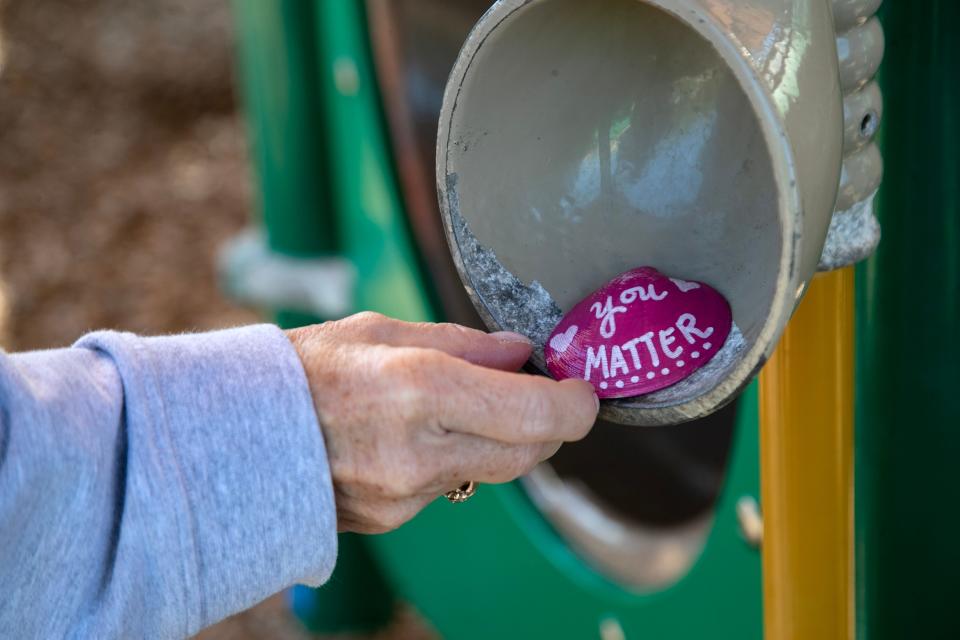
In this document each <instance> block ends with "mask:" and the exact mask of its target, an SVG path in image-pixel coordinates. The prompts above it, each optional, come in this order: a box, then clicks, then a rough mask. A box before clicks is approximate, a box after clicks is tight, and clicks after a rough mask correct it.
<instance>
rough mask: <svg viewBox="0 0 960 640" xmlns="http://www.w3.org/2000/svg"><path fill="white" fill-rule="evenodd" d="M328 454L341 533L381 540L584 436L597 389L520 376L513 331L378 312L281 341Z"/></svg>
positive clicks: (524, 347) (526, 346) (525, 350)
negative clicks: (302, 379) (302, 372)
mask: <svg viewBox="0 0 960 640" xmlns="http://www.w3.org/2000/svg"><path fill="white" fill-rule="evenodd" d="M288 335H289V337H290V340H291V341H292V342H293V344H294V346H295V347H296V348H297V351H298V352H299V354H300V358H301V360H302V361H303V365H304V368H305V369H306V372H307V378H308V380H309V383H310V390H311V393H312V394H313V401H314V406H315V407H316V410H317V417H318V418H319V421H320V425H321V428H322V430H323V434H324V437H325V439H326V444H327V455H328V459H329V462H330V470H331V474H332V476H333V484H334V491H335V493H336V502H337V521H338V525H339V529H340V530H341V531H356V532H359V533H381V532H385V531H389V530H391V529H395V528H397V527H399V526H400V525H401V524H403V523H404V522H406V521H407V520H409V519H410V518H412V517H413V516H414V515H416V514H417V512H419V511H420V510H421V509H422V508H423V507H424V506H426V505H427V504H428V503H429V502H430V501H432V500H434V499H435V498H436V497H437V496H439V495H441V494H443V493H445V492H447V491H450V490H451V489H455V488H456V487H458V486H460V485H462V484H464V483H465V482H467V481H470V480H475V481H478V482H487V483H497V482H507V481H509V480H513V479H514V478H516V477H518V476H521V475H523V474H525V473H527V472H528V471H530V470H531V469H532V468H533V467H534V466H536V464H537V463H539V462H541V461H543V460H545V459H547V458H549V457H550V456H552V455H553V454H554V453H555V452H556V450H557V449H558V448H560V445H561V444H562V443H563V442H564V441H572V440H579V439H580V438H583V437H584V436H585V435H586V434H587V432H589V430H590V428H591V427H592V426H593V422H594V420H595V418H596V415H597V408H598V401H597V398H596V395H595V394H594V392H593V387H592V386H591V385H590V384H589V383H586V382H583V381H582V380H564V381H562V382H556V381H554V380H550V379H548V378H545V377H541V376H531V375H525V374H521V373H515V371H516V370H517V369H519V368H520V367H521V366H522V365H523V363H524V362H526V361H527V359H528V358H529V357H530V351H531V346H530V343H529V341H527V340H526V338H524V337H523V336H520V335H517V334H513V333H495V334H486V333H483V332H481V331H475V330H473V329H468V328H466V327H461V326H459V325H453V324H410V323H406V322H400V321H398V320H391V319H389V318H386V317H384V316H381V315H378V314H375V313H361V314H359V315H356V316H352V317H350V318H346V319H344V320H340V321H337V322H327V323H325V324H321V325H315V326H311V327H304V328H302V329H294V330H292V331H289V332H288Z"/></svg>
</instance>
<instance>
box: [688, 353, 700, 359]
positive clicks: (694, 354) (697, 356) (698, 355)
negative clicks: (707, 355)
mask: <svg viewBox="0 0 960 640" xmlns="http://www.w3.org/2000/svg"><path fill="white" fill-rule="evenodd" d="M690 357H691V358H693V359H694V360H696V359H697V358H699V357H700V352H699V351H694V352H693V353H691V354H690Z"/></svg>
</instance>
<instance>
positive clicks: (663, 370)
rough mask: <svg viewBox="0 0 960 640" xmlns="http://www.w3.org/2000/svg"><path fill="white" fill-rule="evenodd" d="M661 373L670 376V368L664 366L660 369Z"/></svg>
mask: <svg viewBox="0 0 960 640" xmlns="http://www.w3.org/2000/svg"><path fill="white" fill-rule="evenodd" d="M660 373H662V374H663V375H665V376H668V375H670V369H667V368H666V367H664V368H663V369H660Z"/></svg>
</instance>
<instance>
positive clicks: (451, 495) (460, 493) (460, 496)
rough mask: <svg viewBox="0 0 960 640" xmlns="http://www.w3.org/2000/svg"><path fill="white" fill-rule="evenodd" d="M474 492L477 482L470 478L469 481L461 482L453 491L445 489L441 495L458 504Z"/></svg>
mask: <svg viewBox="0 0 960 640" xmlns="http://www.w3.org/2000/svg"><path fill="white" fill-rule="evenodd" d="M476 492H477V483H476V482H474V481H473V480H471V481H470V482H465V483H463V484H462V485H460V486H459V487H457V488H456V489H454V490H453V491H447V492H446V493H445V494H443V497H444V498H446V499H447V500H449V501H450V502H452V503H453V504H460V503H461V502H466V501H467V500H469V499H470V498H471V497H473V494H475V493H476Z"/></svg>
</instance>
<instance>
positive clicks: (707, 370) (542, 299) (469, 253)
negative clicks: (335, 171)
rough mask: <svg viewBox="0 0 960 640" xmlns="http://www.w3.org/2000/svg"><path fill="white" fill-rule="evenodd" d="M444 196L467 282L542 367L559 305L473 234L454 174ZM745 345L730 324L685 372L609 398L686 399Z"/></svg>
mask: <svg viewBox="0 0 960 640" xmlns="http://www.w3.org/2000/svg"><path fill="white" fill-rule="evenodd" d="M447 197H448V198H450V200H451V201H450V208H449V211H450V217H451V221H452V223H453V230H454V233H455V235H456V240H457V243H458V245H459V247H460V252H459V254H460V255H459V259H460V260H462V262H463V268H464V272H465V273H466V274H468V276H467V279H468V283H469V284H468V286H469V287H471V288H472V289H473V294H474V296H475V297H479V298H480V300H481V301H482V303H483V305H484V307H485V309H481V312H483V313H485V314H486V315H488V316H489V319H490V320H493V323H494V324H496V325H498V326H499V328H500V329H502V330H506V331H515V332H517V333H520V334H523V335H525V336H527V337H528V338H530V340H531V341H532V342H533V344H534V354H533V356H532V358H531V361H532V363H533V364H534V365H535V366H536V367H537V368H538V369H540V370H541V371H543V372H546V370H547V369H546V362H545V359H544V355H543V347H544V345H545V344H546V342H547V340H548V339H549V338H550V334H551V333H552V332H553V330H554V328H555V327H556V326H557V324H559V323H560V321H561V320H562V319H563V310H562V309H561V308H560V307H559V305H557V303H556V302H555V301H554V300H553V298H552V297H551V296H550V294H549V293H548V292H547V290H546V289H544V288H543V286H542V285H541V284H540V283H539V282H537V281H533V282H531V283H530V284H529V285H527V284H524V283H523V282H522V281H521V280H520V279H519V278H517V277H516V276H515V275H514V274H513V273H511V272H510V271H509V270H508V269H507V268H506V267H504V266H503V265H502V264H501V263H500V261H499V260H498V259H497V256H496V254H495V253H494V252H493V251H492V250H490V249H488V248H487V247H485V246H483V244H482V243H481V242H480V241H479V240H478V239H477V238H476V236H474V235H473V232H472V231H471V230H470V227H469V225H468V224H467V222H466V220H464V218H463V216H462V215H460V209H459V206H458V205H459V203H458V202H457V201H456V200H457V196H456V179H455V177H453V179H452V180H448V184H447ZM491 311H492V312H493V313H495V314H496V315H493V313H491ZM746 348H747V344H746V340H745V339H744V337H743V333H742V332H741V331H740V328H739V327H738V326H737V325H736V324H734V325H733V327H732V328H731V330H730V334H729V335H728V336H727V339H726V341H725V342H724V344H723V347H722V348H721V349H720V351H718V352H717V354H716V355H715V356H714V357H713V358H712V359H711V360H710V361H709V362H708V363H707V364H705V365H704V366H703V367H701V368H700V369H697V370H696V371H695V372H694V373H693V374H691V375H690V376H689V377H687V378H685V379H684V380H681V381H680V382H678V383H676V384H674V385H672V386H670V387H667V388H665V389H660V390H659V391H655V392H653V393H650V394H646V395H643V396H638V397H635V398H625V399H622V400H612V401H610V402H611V403H615V404H623V405H629V406H633V407H636V408H638V409H644V408H654V407H662V406H664V405H674V404H680V403H683V402H687V401H689V400H691V399H693V398H696V397H698V396H700V395H703V394H704V393H707V392H708V391H710V390H711V389H713V388H714V387H715V386H716V385H717V384H718V383H719V382H720V381H721V380H722V379H723V377H724V376H725V375H726V374H727V372H728V371H730V370H731V369H732V367H733V365H734V364H735V363H736V362H737V361H738V360H739V359H740V358H741V357H743V355H744V354H745V352H746Z"/></svg>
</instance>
